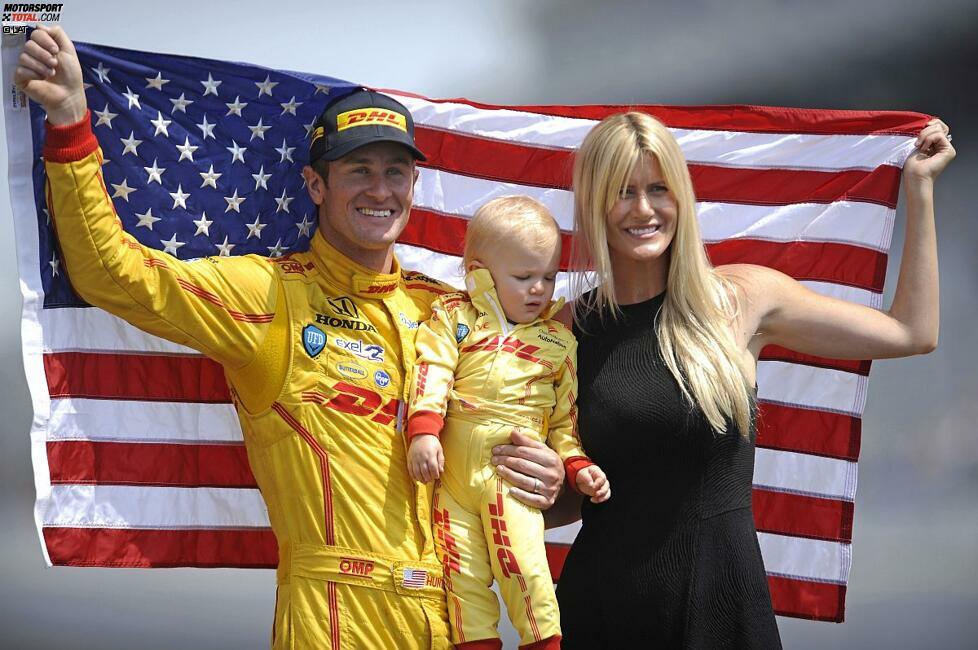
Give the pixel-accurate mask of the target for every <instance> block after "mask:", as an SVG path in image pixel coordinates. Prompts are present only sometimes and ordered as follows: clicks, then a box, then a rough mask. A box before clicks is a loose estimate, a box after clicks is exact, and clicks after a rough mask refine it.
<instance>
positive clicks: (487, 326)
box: [407, 196, 611, 648]
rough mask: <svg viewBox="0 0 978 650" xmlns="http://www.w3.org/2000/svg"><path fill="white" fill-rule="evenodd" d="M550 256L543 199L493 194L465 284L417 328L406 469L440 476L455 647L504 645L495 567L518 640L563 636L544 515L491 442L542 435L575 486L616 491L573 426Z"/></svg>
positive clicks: (476, 225) (438, 524) (482, 212)
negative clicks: (522, 494) (500, 465)
mask: <svg viewBox="0 0 978 650" xmlns="http://www.w3.org/2000/svg"><path fill="white" fill-rule="evenodd" d="M559 262H560V230H559V228H558V226H557V223H556V222H555V221H554V219H553V217H552V216H551V215H550V213H549V212H548V211H547V209H546V208H545V207H544V206H543V205H541V204H540V203H539V202H537V201H535V200H533V199H531V198H529V197H523V196H508V197H502V198H499V199H495V200H493V201H490V202H488V203H486V204H485V205H484V206H482V207H481V208H480V209H479V210H478V211H477V212H476V214H475V216H474V217H473V218H472V220H471V222H470V223H469V226H468V231H467V232H466V236H465V253H464V257H463V264H464V267H465V270H466V278H465V285H466V288H467V290H468V291H467V292H466V293H450V294H447V295H444V296H442V297H441V298H439V299H438V300H437V301H436V302H435V304H434V305H433V306H432V315H431V319H430V320H428V321H427V322H426V323H424V324H423V325H421V327H420V328H419V330H418V336H417V342H416V348H417V365H416V366H415V370H414V375H413V379H412V384H411V392H410V399H411V403H410V407H409V410H408V424H407V436H408V440H409V441H410V447H409V449H408V470H409V472H410V473H411V476H412V477H413V478H414V479H416V480H419V481H422V482H426V483H427V482H429V481H432V480H435V479H438V478H440V479H441V481H440V483H437V484H436V486H435V498H434V525H435V540H436V544H437V546H438V552H439V557H440V558H441V560H442V562H443V564H444V571H445V585H446V589H447V592H448V615H449V620H450V621H451V625H452V633H453V638H452V640H453V642H454V643H455V644H456V645H457V647H460V648H465V647H472V648H499V647H501V644H500V641H499V638H498V636H499V635H498V632H497V631H496V625H497V623H498V620H499V605H498V601H497V600H496V596H495V594H494V593H493V592H492V591H491V590H490V588H489V587H490V585H491V584H492V581H493V578H495V580H496V581H497V582H498V583H499V588H500V592H501V593H502V597H503V600H504V601H505V602H506V607H507V609H508V610H509V616H510V620H511V621H512V622H513V626H514V627H515V628H516V630H517V631H518V632H519V634H520V644H521V647H523V646H527V645H530V644H533V648H559V647H560V615H559V612H558V610H557V601H556V598H555V596H554V589H553V581H552V579H551V576H550V571H549V565H548V563H547V555H546V549H545V547H544V541H543V516H542V514H541V513H540V511H539V510H537V509H535V508H531V507H528V506H526V505H524V504H522V503H520V502H519V501H516V500H515V499H514V498H513V497H511V496H510V495H509V487H510V486H509V485H508V484H507V483H506V482H505V481H504V480H503V479H502V478H501V477H499V476H498V475H497V474H496V472H495V471H494V468H493V466H492V464H491V463H490V458H491V456H492V448H493V447H494V446H495V445H500V444H507V443H509V442H510V436H511V434H512V433H513V432H514V431H519V432H521V433H524V434H527V435H530V436H532V437H535V438H536V439H537V440H546V441H547V443H548V444H549V445H550V446H551V447H552V448H553V449H554V450H555V451H556V452H557V453H558V454H559V455H560V457H561V459H562V460H563V462H564V467H565V469H566V472H567V479H568V482H569V484H570V485H571V486H572V487H574V488H576V490H577V491H579V492H581V493H582V494H585V495H587V496H590V497H591V500H592V501H593V502H595V503H600V502H602V501H605V500H607V499H608V497H609V496H610V495H611V486H610V484H609V482H608V480H607V478H606V477H605V474H604V472H602V471H601V469H600V468H599V467H598V466H597V465H595V464H593V463H592V462H591V461H590V460H589V459H588V458H587V457H586V456H585V455H584V452H583V451H582V450H581V447H580V441H579V440H578V438H577V432H576V430H575V428H576V421H577V407H576V403H575V402H576V395H577V376H576V371H575V362H576V358H577V341H576V340H575V339H574V335H573V334H572V333H571V332H570V331H569V330H568V329H567V327H565V326H564V325H563V324H561V323H559V322H557V321H555V320H552V318H553V316H554V314H556V313H557V311H559V309H560V308H561V306H562V305H563V300H561V301H559V302H557V303H554V302H551V298H552V297H553V293H554V284H555V281H556V276H557V269H558V265H559ZM443 470H444V471H443ZM470 644H471V645H470Z"/></svg>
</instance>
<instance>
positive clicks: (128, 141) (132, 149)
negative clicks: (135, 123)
mask: <svg viewBox="0 0 978 650" xmlns="http://www.w3.org/2000/svg"><path fill="white" fill-rule="evenodd" d="M135 136H136V134H135V132H134V131H130V132H129V137H128V138H119V140H120V141H121V142H122V144H124V145H125V147H123V149H122V155H123V156H125V155H126V154H127V153H131V154H132V155H134V156H136V157H137V158H138V157H139V154H138V153H136V147H138V146H139V145H141V144H142V143H143V141H142V140H137V139H136V137H135Z"/></svg>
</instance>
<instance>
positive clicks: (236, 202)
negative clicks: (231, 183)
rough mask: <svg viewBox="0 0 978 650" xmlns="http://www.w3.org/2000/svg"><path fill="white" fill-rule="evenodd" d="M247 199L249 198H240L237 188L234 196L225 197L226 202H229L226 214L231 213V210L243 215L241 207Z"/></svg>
mask: <svg viewBox="0 0 978 650" xmlns="http://www.w3.org/2000/svg"><path fill="white" fill-rule="evenodd" d="M246 198H247V197H244V196H242V197H239V196H238V189H237V188H235V190H234V194H232V195H231V196H225V197H224V200H225V201H227V202H228V207H227V209H226V210H224V212H226V213H227V212H230V211H231V210H234V211H235V212H237V213H238V214H241V207H240V206H241V204H242V203H244V202H245V199H246Z"/></svg>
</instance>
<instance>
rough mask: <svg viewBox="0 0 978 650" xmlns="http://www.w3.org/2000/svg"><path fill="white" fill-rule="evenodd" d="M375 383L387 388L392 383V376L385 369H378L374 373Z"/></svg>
mask: <svg viewBox="0 0 978 650" xmlns="http://www.w3.org/2000/svg"><path fill="white" fill-rule="evenodd" d="M374 383H375V384H377V385H378V386H380V387H381V388H387V386H388V385H389V384H390V383H391V376H390V375H388V374H387V373H386V372H385V371H383V370H378V371H377V372H375V373H374Z"/></svg>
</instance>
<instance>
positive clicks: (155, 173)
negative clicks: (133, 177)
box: [143, 158, 166, 185]
mask: <svg viewBox="0 0 978 650" xmlns="http://www.w3.org/2000/svg"><path fill="white" fill-rule="evenodd" d="M143 169H145V170H146V173H147V174H149V180H148V181H146V184H147V185H149V184H150V183H152V182H153V181H156V182H157V183H159V184H160V185H162V184H163V178H162V176H163V172H165V171H166V168H165V167H157V166H156V158H153V166H152V167H143Z"/></svg>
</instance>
